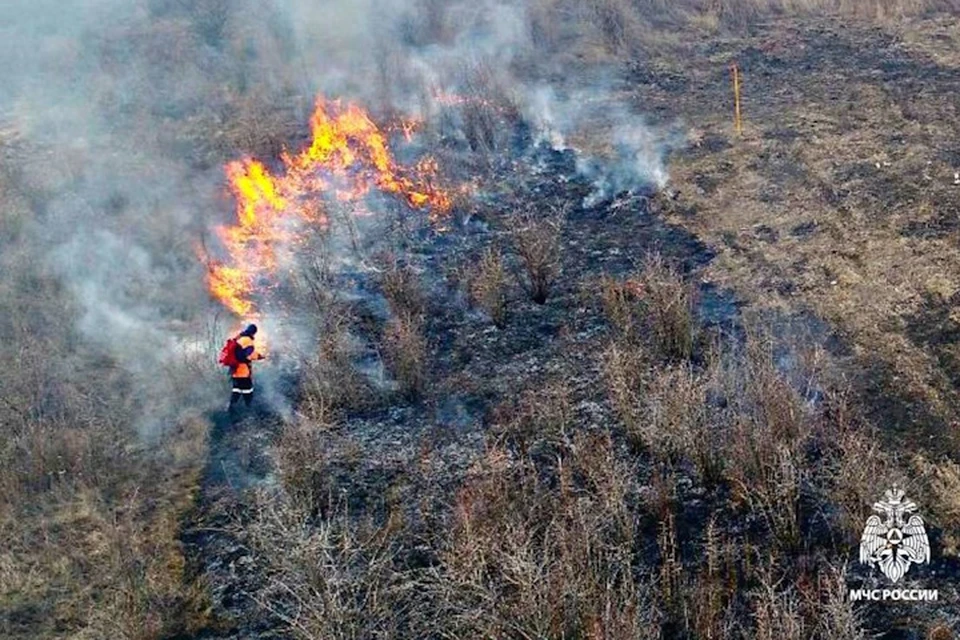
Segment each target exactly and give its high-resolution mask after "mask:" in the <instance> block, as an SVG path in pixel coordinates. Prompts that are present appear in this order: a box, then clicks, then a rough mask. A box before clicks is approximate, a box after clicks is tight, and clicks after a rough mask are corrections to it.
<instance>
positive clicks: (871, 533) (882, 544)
mask: <svg viewBox="0 0 960 640" xmlns="http://www.w3.org/2000/svg"><path fill="white" fill-rule="evenodd" d="M885 497H886V500H883V501H881V502H876V503H874V505H873V510H874V511H876V512H878V513H882V514H884V515H885V516H886V519H883V520H881V519H880V516H870V517H869V518H868V519H867V526H866V527H864V529H863V535H862V536H860V562H861V563H863V564H869V565H870V566H871V567H872V566H873V565H875V564H879V565H880V571H882V572H883V574H884V575H885V576H887V577H888V578H890V580H891V582H897V581H898V580H899V579H900V578H902V577H903V574H905V573H906V572H907V569H909V568H910V563H911V562H915V563H917V564H922V563H924V562H930V541H929V540H927V532H926V531H925V530H924V528H923V520H921V519H920V516H917V515H913V516H910V519H909V520H907V521H906V522H904V517H905V516H906V515H907V514H910V513H913V512H914V511H916V510H917V505H916V504H914V503H913V502H911V501H910V500H906V501H904V500H903V491H902V490H900V489H899V488H898V487H894V488H893V490H892V491H887V492H886V493H885Z"/></svg>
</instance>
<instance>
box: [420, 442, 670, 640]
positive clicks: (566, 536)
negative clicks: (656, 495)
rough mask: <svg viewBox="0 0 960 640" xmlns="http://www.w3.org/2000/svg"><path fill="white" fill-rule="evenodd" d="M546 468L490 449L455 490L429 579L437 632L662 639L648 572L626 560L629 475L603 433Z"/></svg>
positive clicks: (629, 552) (629, 536) (630, 541)
mask: <svg viewBox="0 0 960 640" xmlns="http://www.w3.org/2000/svg"><path fill="white" fill-rule="evenodd" d="M543 471H544V470H538V469H537V468H535V466H533V465H532V464H530V463H529V462H525V461H522V460H521V461H520V462H513V461H511V459H510V457H509V454H507V453H506V452H505V451H504V450H502V449H497V448H491V449H490V450H489V453H488V456H487V458H485V459H484V460H483V461H481V462H480V463H479V464H478V465H477V467H476V468H475V469H474V470H473V474H472V476H471V477H470V478H469V479H468V481H467V483H466V484H465V485H464V487H463V488H462V489H461V491H460V492H459V493H458V495H457V500H456V504H455V508H454V521H453V526H452V528H451V536H450V539H449V541H448V542H447V544H446V546H445V547H444V549H443V550H442V553H441V561H442V567H443V569H442V573H441V574H440V577H439V579H438V580H436V581H434V582H432V583H431V584H430V585H429V591H430V592H431V593H433V594H435V596H434V599H435V600H436V601H438V602H442V603H444V607H445V609H444V611H442V612H441V615H440V616H439V619H441V620H443V621H444V631H445V633H443V634H441V635H444V636H447V637H558V636H561V635H567V636H570V637H608V638H616V639H618V640H619V639H623V640H627V639H628V638H641V639H642V638H654V637H659V622H660V619H659V616H660V612H659V610H658V608H657V607H656V606H655V603H654V602H653V601H652V600H651V599H650V598H649V596H648V595H647V594H649V593H650V587H649V584H648V581H647V580H645V579H642V580H641V581H638V580H637V577H636V576H635V575H634V573H633V571H631V570H630V566H631V557H632V555H633V551H632V549H633V544H634V539H633V535H634V533H633V532H634V526H633V520H632V518H631V515H630V508H629V500H630V495H631V494H632V493H633V492H634V491H635V487H634V486H633V482H634V481H633V480H632V477H633V476H632V474H630V473H629V471H628V470H627V469H626V468H624V466H623V463H622V461H620V460H619V459H618V458H617V456H616V455H615V452H614V449H613V446H612V443H611V442H610V440H609V438H607V437H604V436H602V435H601V436H595V437H591V436H579V437H577V438H576V439H575V442H574V446H573V447H572V448H571V454H570V456H569V457H567V458H565V459H564V460H563V462H562V463H558V464H557V466H556V467H554V468H553V472H554V473H555V474H556V475H555V476H553V477H554V478H555V480H554V481H553V482H545V481H544V480H543V479H542V478H541V477H540V475H541V473H542V472H543ZM579 478H583V479H584V480H582V481H581V480H579Z"/></svg>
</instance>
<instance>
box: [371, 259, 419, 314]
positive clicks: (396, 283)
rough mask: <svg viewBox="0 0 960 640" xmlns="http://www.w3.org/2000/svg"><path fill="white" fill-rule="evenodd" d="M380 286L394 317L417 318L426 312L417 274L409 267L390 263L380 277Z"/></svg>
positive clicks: (394, 262)
mask: <svg viewBox="0 0 960 640" xmlns="http://www.w3.org/2000/svg"><path fill="white" fill-rule="evenodd" d="M380 286H381V287H383V295H384V297H385V298H386V299H387V303H388V304H389V305H390V310H391V311H393V313H394V315H397V316H410V317H419V316H422V315H423V314H424V312H425V311H426V300H425V298H424V295H423V291H422V290H421V289H420V284H419V281H418V278H417V274H416V272H415V271H414V270H413V268H412V267H410V266H409V265H402V264H398V263H397V262H396V261H391V264H390V265H389V266H388V267H387V268H386V269H384V271H383V273H382V274H381V275H380Z"/></svg>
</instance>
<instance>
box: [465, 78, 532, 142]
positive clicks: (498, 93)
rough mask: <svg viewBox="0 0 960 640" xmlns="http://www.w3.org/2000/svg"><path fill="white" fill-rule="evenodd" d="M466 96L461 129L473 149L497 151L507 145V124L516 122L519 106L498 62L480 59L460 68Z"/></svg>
mask: <svg viewBox="0 0 960 640" xmlns="http://www.w3.org/2000/svg"><path fill="white" fill-rule="evenodd" d="M459 75H460V79H459V80H460V85H461V87H462V93H463V96H464V97H463V99H462V102H461V104H460V105H459V107H458V108H459V112H460V117H461V119H462V121H461V122H460V129H461V133H462V135H463V136H465V137H466V141H467V144H469V145H470V149H471V150H473V151H478V152H491V151H496V150H498V149H500V148H501V147H503V146H504V144H507V142H508V141H507V138H506V137H505V136H504V131H507V130H509V126H504V125H505V124H509V123H513V122H516V120H517V118H518V117H519V109H518V107H517V105H516V102H515V100H514V99H513V96H512V95H511V93H510V89H509V85H508V84H505V83H503V82H502V81H501V80H500V74H498V72H497V69H496V67H495V66H494V63H492V62H490V61H487V60H480V61H478V62H474V63H473V64H470V65H467V66H465V67H464V68H463V69H461V71H460V74H459Z"/></svg>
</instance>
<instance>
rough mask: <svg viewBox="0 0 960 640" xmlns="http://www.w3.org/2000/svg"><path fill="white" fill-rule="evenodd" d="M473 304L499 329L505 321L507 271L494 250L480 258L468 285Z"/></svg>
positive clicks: (497, 252)
mask: <svg viewBox="0 0 960 640" xmlns="http://www.w3.org/2000/svg"><path fill="white" fill-rule="evenodd" d="M470 293H471V297H472V298H473V300H474V302H475V303H476V304H477V305H479V306H480V308H481V309H483V310H484V311H485V312H486V314H487V315H489V316H490V319H491V320H493V324H495V325H496V326H497V327H499V328H501V329H502V328H503V327H504V325H505V323H506V319H507V270H506V268H505V267H504V264H503V258H502V256H501V255H500V252H499V251H498V250H496V249H488V250H487V251H485V252H484V254H483V256H482V257H481V258H480V262H479V264H478V265H477V268H476V271H475V273H474V275H473V278H472V281H471V283H470Z"/></svg>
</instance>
